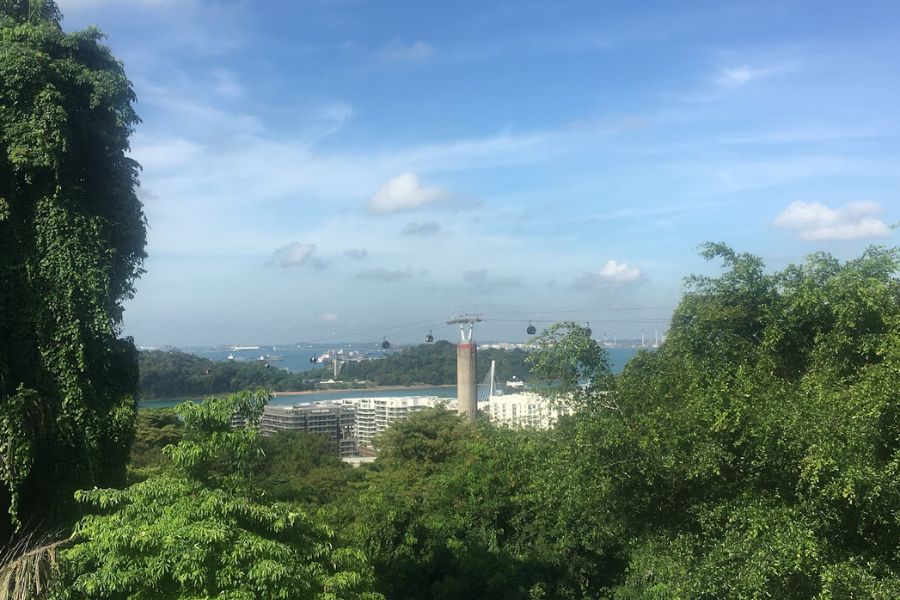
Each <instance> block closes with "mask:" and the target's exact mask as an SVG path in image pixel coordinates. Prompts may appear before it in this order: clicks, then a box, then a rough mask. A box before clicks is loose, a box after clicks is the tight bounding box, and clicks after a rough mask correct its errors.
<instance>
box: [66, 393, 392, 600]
mask: <svg viewBox="0 0 900 600" xmlns="http://www.w3.org/2000/svg"><path fill="white" fill-rule="evenodd" d="M267 401H268V395H267V394H266V393H264V392H257V393H249V392H245V393H242V394H237V395H235V396H232V397H230V398H208V399H207V400H206V401H204V402H203V403H202V404H193V403H185V404H182V405H180V406H179V407H178V414H179V416H180V418H181V420H182V421H183V423H184V434H183V437H182V439H181V441H179V442H178V443H177V444H174V445H170V446H167V447H166V448H165V449H164V451H165V452H166V454H167V455H168V457H169V458H170V459H171V461H172V464H173V466H174V469H171V470H168V471H166V472H163V473H161V474H158V475H155V476H153V477H150V478H149V479H147V480H145V481H142V482H140V483H137V484H134V485H132V486H130V487H128V488H125V489H122V490H117V489H94V490H89V491H85V492H79V493H78V495H77V497H78V500H79V501H80V502H82V503H84V504H86V505H88V506H90V507H92V508H93V509H94V510H95V511H96V513H95V514H92V515H89V516H87V517H85V518H83V519H82V520H81V521H80V522H79V523H78V525H77V526H76V527H75V531H74V533H73V535H72V543H71V545H70V546H69V547H67V548H66V549H65V550H64V551H63V552H62V553H61V557H60V558H61V565H62V570H61V580H60V581H59V582H58V583H57V587H56V591H55V593H56V595H57V596H58V597H59V598H65V599H78V598H91V599H98V598H150V597H153V598H234V599H246V600H250V599H279V598H281V599H288V598H298V599H300V598H309V599H320V600H330V599H337V598H346V599H354V598H358V599H369V600H377V599H378V598H380V596H379V595H378V594H376V593H374V592H371V591H370V588H371V568H370V567H369V566H368V564H367V562H366V559H365V556H364V555H363V554H362V553H361V552H359V551H358V550H355V549H353V548H347V547H337V546H335V545H334V543H333V533H332V531H331V530H330V529H329V528H328V527H327V526H326V525H325V524H324V523H322V522H321V521H320V520H318V519H317V518H316V517H315V515H311V514H309V513H308V512H307V511H305V510H304V509H303V508H302V507H301V506H299V505H297V504H293V503H289V502H280V501H276V502H270V501H268V500H267V499H266V498H265V497H264V494H263V493H262V492H261V491H260V489H259V488H258V486H255V485H253V484H252V475H253V473H254V472H255V471H256V469H257V468H258V466H259V463H260V461H261V460H262V459H263V457H264V454H263V452H262V447H261V446H260V444H259V437H258V436H259V434H258V430H257V425H258V422H259V416H260V415H261V414H262V410H263V407H264V406H265V404H266V402H267ZM235 413H240V414H241V415H243V416H244V419H245V421H246V422H247V424H248V426H247V427H245V428H240V429H232V428H231V417H232V415H233V414H235Z"/></svg>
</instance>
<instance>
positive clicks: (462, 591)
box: [0, 245, 900, 600]
mask: <svg viewBox="0 0 900 600" xmlns="http://www.w3.org/2000/svg"><path fill="white" fill-rule="evenodd" d="M704 254H705V255H706V256H707V257H708V258H711V259H714V258H718V259H721V260H722V261H723V262H724V266H725V271H724V272H723V274H722V275H721V276H720V277H694V278H690V279H689V280H688V291H687V293H686V294H685V296H684V298H683V300H682V302H681V304H680V305H679V307H678V309H677V310H676V312H675V315H674V317H673V322H672V328H671V330H670V332H669V336H668V339H667V341H666V343H665V344H664V345H663V347H662V348H660V349H659V350H658V351H656V352H643V353H640V354H638V355H637V357H636V358H635V359H633V360H632V361H631V362H630V363H629V364H628V366H627V368H626V370H625V372H624V373H623V374H622V375H621V376H619V377H614V376H612V375H611V373H610V370H609V366H608V361H607V357H606V355H605V352H604V351H603V349H602V348H600V347H599V346H598V344H597V343H596V342H595V341H594V340H592V339H591V338H590V337H589V336H588V335H587V332H586V331H585V329H584V328H582V327H580V326H578V325H576V324H574V323H562V324H559V325H556V326H554V327H551V328H549V329H548V330H547V331H546V332H545V333H544V334H543V335H542V336H540V337H539V338H537V339H536V343H535V350H534V351H533V352H532V353H531V354H530V356H529V362H530V364H531V366H532V370H533V381H539V382H542V383H543V385H542V386H541V388H540V389H542V390H543V393H544V394H546V395H547V397H548V398H549V401H551V402H557V403H560V404H564V405H566V406H568V408H570V409H571V410H572V414H570V415H568V416H565V417H563V418H562V419H561V420H560V421H559V422H558V424H557V426H556V427H554V428H552V429H550V430H546V431H539V430H530V429H523V430H509V429H503V428H498V427H496V426H494V425H492V424H490V423H488V422H486V421H482V420H479V421H477V422H476V423H468V422H466V421H464V420H463V419H461V418H460V417H458V416H457V415H456V414H454V413H452V412H450V411H446V410H444V409H440V408H438V409H434V410H426V411H421V412H417V413H414V414H413V415H412V416H411V417H410V418H409V419H407V420H406V421H402V422H400V423H397V424H395V425H394V426H393V427H392V428H390V429H388V430H387V431H386V432H385V433H384V434H382V435H381V436H380V437H379V438H377V440H376V444H377V446H378V447H379V448H380V454H379V457H378V459H377V460H376V461H375V463H374V464H373V465H370V466H369V467H365V468H361V469H358V470H353V469H350V468H349V467H347V466H346V465H343V464H341V463H340V462H339V461H338V460H337V459H335V458H333V457H330V456H328V454H327V452H326V443H325V441H324V440H322V439H319V438H316V437H314V436H305V435H298V434H284V435H277V436H274V437H272V438H269V439H262V440H261V439H259V438H258V437H257V436H256V433H255V431H254V430H253V429H252V428H251V429H249V430H246V431H240V432H236V431H231V430H230V429H228V428H227V425H226V423H227V417H228V416H229V415H230V414H231V412H232V411H233V410H237V409H239V410H240V411H241V412H243V413H244V414H249V415H250V416H251V417H250V421H251V423H252V422H253V415H254V414H258V411H259V408H260V406H261V404H260V402H261V399H260V397H259V396H256V397H254V396H242V397H240V398H238V399H237V402H238V403H239V404H235V400H233V401H231V403H230V404H229V403H227V402H224V401H221V400H210V401H207V403H205V404H204V405H195V406H186V407H182V408H181V409H180V410H181V411H182V413H183V418H184V430H183V432H181V431H179V429H180V427H181V426H180V425H179V424H178V422H177V421H176V420H174V417H173V415H172V413H166V412H161V411H156V412H153V413H148V415H147V416H146V417H142V418H141V420H140V421H139V430H138V431H139V433H138V440H139V442H138V443H137V444H136V447H135V453H134V461H135V464H134V466H135V469H136V471H135V472H140V473H141V474H142V475H143V476H144V477H148V478H147V479H146V480H144V481H142V482H141V483H138V484H135V485H133V486H131V487H130V488H127V489H125V490H119V491H117V490H94V491H90V492H86V493H84V494H82V495H81V498H82V499H83V500H84V501H85V502H87V503H88V504H90V505H91V506H94V507H96V508H95V509H96V510H97V511H98V513H99V514H96V515H94V516H90V517H87V518H86V519H85V520H83V521H82V522H81V524H79V526H78V527H77V528H76V534H75V540H76V541H77V543H76V544H75V545H74V546H72V547H67V548H66V549H64V550H62V551H61V552H60V559H61V561H62V565H63V571H62V574H63V576H64V578H65V579H64V581H65V582H66V584H67V585H68V588H67V592H66V593H67V594H68V595H69V596H70V597H86V596H92V597H123V596H125V595H127V594H145V595H149V596H162V597H182V596H189V595H192V596H197V597H205V596H209V595H211V594H212V593H213V592H215V593H216V594H220V595H222V596H227V594H228V593H231V591H234V592H235V595H234V597H244V596H242V595H241V594H242V593H244V595H245V596H246V597H250V596H247V595H246V593H245V592H246V590H247V589H250V588H252V589H254V590H255V591H254V594H259V595H258V596H257V597H267V594H270V596H268V597H276V596H275V595H274V594H275V593H276V592H275V582H280V583H284V582H287V581H289V582H291V583H290V584H288V585H287V587H285V586H281V587H279V588H278V589H280V590H282V591H281V592H279V593H281V594H282V595H281V596H277V597H285V598H293V597H304V594H315V593H319V594H322V593H327V592H328V590H331V591H332V592H333V593H334V596H335V597H354V595H358V594H367V593H368V594H373V593H381V594H383V595H384V596H385V597H387V598H396V599H400V598H402V599H416V598H422V599H425V598H429V599H432V598H436V599H441V598H446V599H449V598H501V599H529V600H532V599H538V598H548V599H549V598H560V599H573V600H574V599H581V598H610V599H619V600H630V599H636V598H701V599H703V598H709V599H713V598H763V597H772V598H797V599H801V598H819V599H832V598H876V599H878V598H880V599H885V600H887V599H892V598H896V597H900V519H898V514H900V510H898V509H900V401H898V395H897V391H896V390H897V389H900V280H898V279H897V273H898V271H900V253H898V252H896V251H892V250H882V249H872V250H869V251H868V252H866V253H865V254H864V255H863V256H862V257H860V258H859V259H857V260H853V261H849V262H846V263H841V262H839V261H837V260H835V259H833V258H831V257H829V256H827V255H823V254H817V255H814V256H812V257H810V258H809V259H808V261H807V262H806V263H805V264H803V265H796V266H790V267H788V268H787V269H785V270H784V271H782V272H779V273H767V272H766V271H765V269H764V266H763V264H762V262H761V261H760V260H759V259H758V258H756V257H754V256H751V255H746V254H737V253H735V252H733V251H732V250H730V249H729V248H727V247H725V246H723V245H709V246H707V247H705V248H704ZM253 398H256V400H252V401H251V399H253ZM241 403H242V404H241ZM154 430H156V433H153V431H154ZM175 435H179V436H183V437H181V438H180V439H181V441H180V442H179V443H178V444H177V446H173V447H170V448H169V449H168V450H167V451H166V454H167V456H168V458H167V459H161V458H160V456H159V455H158V454H152V452H158V448H159V445H160V444H161V443H162V440H164V439H166V438H167V437H170V436H175ZM154 449H156V450H154ZM148 457H150V458H149V459H148ZM140 461H144V463H145V464H144V466H143V467H142V468H141V469H138V467H139V466H140V465H139V462H140ZM148 464H149V465H150V466H147V465H148ZM295 502H299V503H302V507H301V505H300V504H294V503H295ZM288 507H290V508H288ZM312 509H315V510H316V511H317V512H315V513H313V512H310V511H311V510H312ZM285 511H287V512H285ZM293 514H296V515H300V516H296V517H290V516H289V515H293ZM292 518H293V519H294V520H291V519H292ZM157 523H158V524H157ZM280 527H286V528H287V529H286V530H281V529H279V528H280ZM285 532H286V533H285ZM332 532H333V533H332ZM334 548H338V549H337V550H335V549H334ZM329 552H330V553H332V554H330V555H329V554H328V553H329ZM323 553H324V554H323ZM35 556H37V555H35ZM254 561H258V562H254ZM32 562H34V561H32ZM238 562H240V563H241V564H244V563H247V564H250V565H251V566H250V568H249V570H248V571H240V573H238V572H237V570H236V567H235V565H236V564H238ZM301 563H302V564H303V565H306V567H305V570H304V569H302V568H301V567H300V565H301ZM107 565H109V566H107ZM253 565H260V566H258V567H257V566H253ZM262 565H265V566H262ZM298 569H299V570H298ZM0 575H2V574H0ZM335 582H340V583H335ZM334 585H344V586H345V587H338V588H334V587H328V586H334ZM286 589H288V590H290V591H284V590H286ZM335 590H339V591H335Z"/></svg>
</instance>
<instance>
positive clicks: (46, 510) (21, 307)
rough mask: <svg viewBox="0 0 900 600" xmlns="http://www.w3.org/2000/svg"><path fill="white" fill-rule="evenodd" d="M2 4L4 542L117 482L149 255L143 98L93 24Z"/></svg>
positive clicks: (129, 423) (27, 5)
mask: <svg viewBox="0 0 900 600" xmlns="http://www.w3.org/2000/svg"><path fill="white" fill-rule="evenodd" d="M59 18H60V16H59V11H58V9H57V8H56V5H55V3H53V2H52V1H38V0H31V1H25V0H2V1H0V57H2V59H0V282H2V285H0V456H2V457H3V458H2V459H0V482H2V484H3V485H2V492H0V507H2V509H3V512H7V511H8V517H7V518H3V519H0V537H5V535H6V534H8V533H9V531H10V529H11V528H12V527H13V526H15V527H18V526H21V524H22V523H24V522H26V521H28V522H30V523H31V525H33V526H36V525H38V524H40V523H41V521H44V522H45V524H47V525H48V526H49V524H50V523H52V521H53V519H54V518H57V517H59V516H60V514H59V513H60V512H62V511H64V510H65V508H66V507H70V506H71V498H72V492H73V491H74V490H75V489H77V488H79V487H92V486H94V485H108V484H112V483H116V482H121V481H122V480H123V478H124V474H125V464H126V462H127V459H128V454H129V447H130V444H131V438H132V429H133V421H134V414H135V403H134V396H135V394H136V391H137V378H138V373H137V354H136V351H135V348H134V345H133V343H132V342H131V340H123V339H119V338H118V336H119V334H120V326H121V322H122V301H123V300H125V299H127V298H129V297H131V295H132V294H133V291H134V288H133V283H134V281H135V279H136V277H138V276H139V275H140V273H141V265H142V261H143V259H144V256H145V254H144V245H145V220H144V215H143V213H142V209H141V203H140V201H139V200H138V198H137V195H136V192H135V188H136V186H137V175H138V165H137V163H136V162H134V161H133V160H132V159H130V158H129V157H128V156H127V152H128V148H129V147H128V138H129V135H130V134H131V132H132V130H133V128H134V126H135V124H136V123H137V122H138V117H137V116H136V115H135V113H134V111H133V109H132V104H133V102H134V93H133V92H132V88H131V84H130V82H129V81H128V79H127V78H126V77H125V73H124V71H123V68H122V65H121V63H119V62H118V61H117V60H116V59H115V57H114V56H113V55H112V53H111V52H110V51H109V49H108V48H106V47H105V46H103V45H102V44H101V43H100V41H101V39H102V37H103V36H102V34H101V33H100V32H99V31H97V30H96V29H87V30H85V31H81V32H77V33H72V34H66V33H64V32H63V31H62V30H61V28H60V25H59Z"/></svg>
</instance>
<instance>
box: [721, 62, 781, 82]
mask: <svg viewBox="0 0 900 600" xmlns="http://www.w3.org/2000/svg"><path fill="white" fill-rule="evenodd" d="M767 73H768V71H767V70H766V69H754V68H751V67H748V66H747V65H740V66H738V67H723V68H721V69H719V73H718V74H717V75H716V84H717V85H720V86H722V87H740V86H742V85H745V84H747V83H750V82H751V81H753V80H754V79H759V78H760V77H763V76H764V75H766V74H767Z"/></svg>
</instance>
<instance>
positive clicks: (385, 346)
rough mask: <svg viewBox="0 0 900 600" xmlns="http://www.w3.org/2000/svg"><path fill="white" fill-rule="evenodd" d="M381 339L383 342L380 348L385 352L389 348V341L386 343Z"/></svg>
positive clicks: (385, 340) (385, 339)
mask: <svg viewBox="0 0 900 600" xmlns="http://www.w3.org/2000/svg"><path fill="white" fill-rule="evenodd" d="M383 339H384V341H383V342H381V347H382V348H384V349H385V350H387V349H388V348H390V347H391V343H390V342H389V341H387V338H383Z"/></svg>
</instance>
